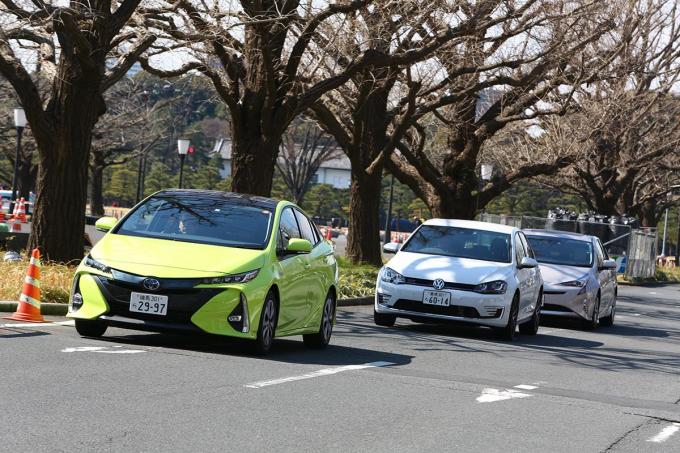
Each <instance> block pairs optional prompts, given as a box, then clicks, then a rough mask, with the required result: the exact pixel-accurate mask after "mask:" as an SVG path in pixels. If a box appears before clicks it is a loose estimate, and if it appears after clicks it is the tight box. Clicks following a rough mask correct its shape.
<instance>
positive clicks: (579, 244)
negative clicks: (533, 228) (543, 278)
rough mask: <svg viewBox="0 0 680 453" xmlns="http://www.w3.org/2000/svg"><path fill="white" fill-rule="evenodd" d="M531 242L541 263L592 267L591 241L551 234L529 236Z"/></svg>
mask: <svg viewBox="0 0 680 453" xmlns="http://www.w3.org/2000/svg"><path fill="white" fill-rule="evenodd" d="M527 239H528V240H529V244H531V248H533V249H534V255H536V260H537V261H538V262H539V263H544V264H560V265H564V266H577V267H590V266H592V265H593V246H592V244H591V243H590V242H586V241H577V240H574V239H567V238H560V237H551V236H528V235H527Z"/></svg>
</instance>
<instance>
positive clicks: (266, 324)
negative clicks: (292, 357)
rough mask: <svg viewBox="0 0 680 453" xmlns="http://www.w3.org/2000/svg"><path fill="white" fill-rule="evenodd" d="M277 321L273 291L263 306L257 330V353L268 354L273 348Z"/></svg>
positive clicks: (268, 294)
mask: <svg viewBox="0 0 680 453" xmlns="http://www.w3.org/2000/svg"><path fill="white" fill-rule="evenodd" d="M277 320H278V310H277V309H276V297H275V296H274V293H273V292H272V291H269V293H267V297H266V298H265V300H264V304H263V305H262V314H261V315H260V325H259V327H258V328H257V337H256V338H255V352H257V353H259V354H266V353H267V352H269V350H270V349H271V348H272V344H273V343H274V332H276V322H277Z"/></svg>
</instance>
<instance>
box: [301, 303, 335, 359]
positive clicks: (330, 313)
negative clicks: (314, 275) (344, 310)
mask: <svg viewBox="0 0 680 453" xmlns="http://www.w3.org/2000/svg"><path fill="white" fill-rule="evenodd" d="M334 321H335V296H333V293H331V292H329V293H328V295H327V296H326V301H325V302H324V304H323V311H322V313H321V323H320V325H319V331H318V332H316V333H311V334H305V335H303V336H302V339H303V340H304V342H305V345H307V346H310V347H313V348H324V347H326V346H327V345H328V343H329V342H330V341H331V335H332V334H333V322H334Z"/></svg>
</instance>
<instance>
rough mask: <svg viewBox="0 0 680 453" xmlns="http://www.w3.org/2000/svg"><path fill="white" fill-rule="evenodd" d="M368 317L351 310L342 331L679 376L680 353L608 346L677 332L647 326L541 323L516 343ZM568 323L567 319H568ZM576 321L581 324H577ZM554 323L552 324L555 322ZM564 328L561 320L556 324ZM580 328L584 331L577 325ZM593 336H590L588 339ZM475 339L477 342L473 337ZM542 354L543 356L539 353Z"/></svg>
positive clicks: (419, 345)
mask: <svg viewBox="0 0 680 453" xmlns="http://www.w3.org/2000/svg"><path fill="white" fill-rule="evenodd" d="M367 318H368V316H366V315H365V314H364V315H361V314H348V316H345V317H344V318H343V319H342V324H343V327H344V328H345V330H347V332H345V333H344V335H350V336H357V337H363V338H366V337H371V336H375V337H383V339H388V338H389V337H395V338H396V340H394V341H393V344H395V345H398V347H399V348H400V349H401V350H403V351H405V352H407V353H409V352H411V351H414V353H417V352H422V351H449V352H452V353H460V352H478V353H479V352H481V353H486V354H488V355H491V356H493V355H495V356H502V357H505V358H507V357H509V356H512V357H516V358H517V359H522V360H546V358H547V360H549V361H550V362H552V363H553V364H554V365H557V366H560V365H564V364H566V363H570V364H574V365H578V366H581V367H587V368H597V369H600V370H605V371H628V370H644V371H650V372H660V373H668V374H674V375H675V374H677V370H678V369H680V354H677V353H674V352H672V351H671V352H669V351H664V350H655V349H653V348H651V349H649V348H644V347H630V348H628V347H611V346H608V345H607V340H606V337H605V338H603V337H602V336H601V334H607V336H608V335H609V334H611V335H612V336H629V337H636V339H640V338H642V337H649V338H650V340H655V341H658V340H659V339H660V338H661V339H663V341H664V342H665V341H668V340H669V339H670V340H672V339H673V338H670V336H671V335H673V333H669V332H667V331H666V330H663V329H654V328H649V327H644V326H630V325H615V326H613V327H603V328H601V329H599V330H596V331H595V332H584V336H585V337H586V338H583V337H581V336H580V332H577V331H576V330H577V329H574V332H573V333H574V334H577V335H579V336H574V335H573V334H571V333H570V332H569V331H568V330H566V329H565V330H566V331H565V330H562V331H561V332H559V333H558V332H555V333H549V332H550V327H547V328H546V327H543V326H542V327H541V329H540V330H539V334H538V335H536V336H529V335H520V336H519V338H518V339H517V341H515V342H507V341H503V340H499V339H498V338H496V336H495V335H494V333H493V331H492V330H490V329H487V328H483V327H471V326H466V325H457V324H451V325H449V324H415V323H410V322H409V321H402V320H399V321H397V325H396V326H394V327H391V328H383V327H378V326H374V325H372V323H370V321H369V319H367ZM567 324H569V323H567ZM576 324H578V323H576ZM551 325H552V324H551ZM555 325H556V326H559V327H560V328H564V327H565V324H564V322H563V320H560V321H558V322H557V324H555ZM578 330H581V329H578ZM541 331H544V332H546V333H541ZM589 337H590V338H589ZM469 340H474V341H469ZM539 354H540V356H539Z"/></svg>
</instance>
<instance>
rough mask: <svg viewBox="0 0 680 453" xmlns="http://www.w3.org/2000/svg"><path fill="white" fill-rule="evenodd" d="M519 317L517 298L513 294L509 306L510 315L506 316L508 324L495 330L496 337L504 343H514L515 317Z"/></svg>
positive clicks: (515, 337)
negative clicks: (504, 341)
mask: <svg viewBox="0 0 680 453" xmlns="http://www.w3.org/2000/svg"><path fill="white" fill-rule="evenodd" d="M518 316H519V296H518V295H517V294H515V297H514V298H513V299H512V305H510V315H509V316H508V324H507V325H506V326H505V327H499V328H496V329H495V331H496V335H497V336H498V338H500V339H502V340H506V341H515V339H517V317H518Z"/></svg>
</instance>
